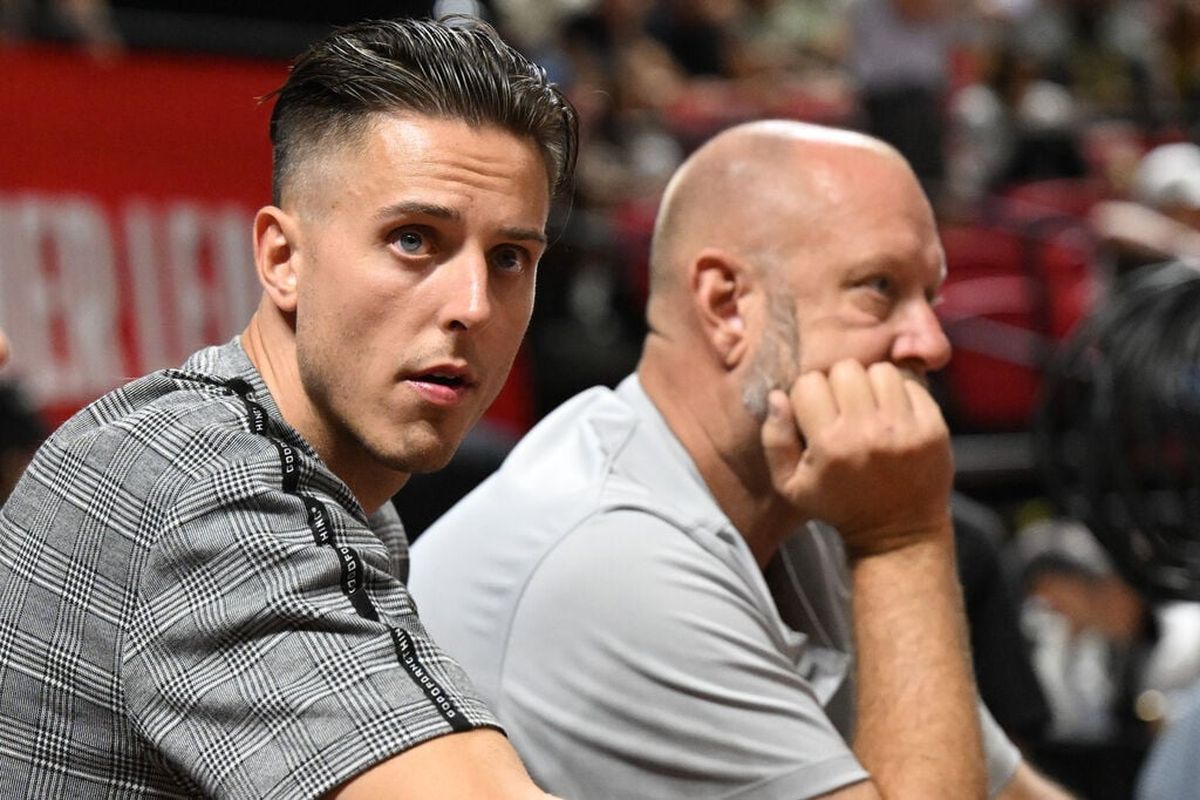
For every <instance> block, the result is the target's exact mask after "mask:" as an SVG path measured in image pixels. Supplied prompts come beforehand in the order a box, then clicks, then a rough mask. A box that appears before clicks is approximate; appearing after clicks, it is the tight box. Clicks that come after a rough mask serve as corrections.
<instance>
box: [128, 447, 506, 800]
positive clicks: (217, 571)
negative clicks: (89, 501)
mask: <svg viewBox="0 0 1200 800" xmlns="http://www.w3.org/2000/svg"><path fill="white" fill-rule="evenodd" d="M279 473H280V470H279V469H277V468H276V469H272V468H271V467H270V466H269V464H265V463H264V465H252V466H248V467H241V466H239V467H236V468H232V469H230V470H227V471H224V472H222V473H220V474H219V475H217V476H213V477H210V478H208V479H207V480H205V481H204V482H203V484H201V485H199V486H197V487H196V488H195V489H194V490H193V491H191V492H189V493H188V495H187V496H185V497H183V498H181V499H180V500H179V501H178V502H177V503H175V504H174V505H173V507H172V508H171V509H170V510H169V511H167V512H164V513H165V517H166V519H165V523H164V525H163V527H162V530H163V531H164V532H163V533H162V534H161V535H159V536H158V537H157V538H156V541H155V542H154V544H153V545H152V546H151V549H150V552H149V555H148V557H147V559H146V562H145V566H144V568H143V571H142V575H141V578H140V592H139V593H138V595H137V598H138V599H137V603H136V607H135V608H134V609H132V619H133V622H132V624H131V625H130V627H129V630H128V634H127V637H126V641H125V644H124V647H123V649H122V652H121V662H122V663H121V683H122V687H123V690H124V694H125V701H126V704H127V706H128V708H129V711H130V716H131V718H132V719H133V720H134V722H135V724H136V725H137V726H138V727H139V729H140V732H141V733H142V735H143V736H144V737H145V738H146V739H147V740H148V741H149V742H150V743H151V745H152V747H153V749H154V750H156V751H157V752H158V753H160V754H162V757H163V759H164V760H165V761H166V762H167V763H168V764H169V767H170V768H171V769H172V770H173V771H174V772H176V774H178V775H180V778H181V781H183V782H185V783H187V784H191V785H194V786H196V787H198V789H199V790H201V791H202V792H203V793H204V794H205V795H211V796H220V797H229V798H269V797H280V798H284V797H286V798H293V797H317V796H320V795H322V794H324V793H325V792H328V791H329V790H331V789H333V788H335V787H336V786H338V785H340V784H341V783H344V782H345V781H346V780H348V779H349V778H350V777H352V776H354V775H356V774H358V773H359V772H362V771H364V770H365V769H367V768H369V767H370V766H372V765H374V764H375V763H378V762H379V761H382V760H384V759H386V758H388V757H390V756H392V755H395V754H397V753H399V752H401V751H403V750H405V749H408V748H410V747H412V746H414V745H416V744H419V743H421V742H423V741H426V740H428V739H431V738H433V737H436V736H440V735H443V734H447V733H451V732H454V731H460V730H468V729H471V728H475V727H479V726H497V724H496V722H495V720H494V718H493V717H492V716H491V714H490V713H489V711H488V710H487V709H486V708H485V707H484V705H483V704H482V702H481V701H479V700H478V699H477V698H476V695H475V693H474V690H473V688H472V687H471V684H470V682H469V680H468V679H467V677H466V675H465V674H464V673H463V671H462V670H461V668H459V666H458V665H457V664H456V663H455V662H454V661H453V660H451V659H450V658H449V657H447V656H445V655H444V654H443V653H442V651H441V650H440V649H438V648H437V646H436V645H434V644H433V642H432V641H430V639H429V637H428V636H427V635H426V633H425V630H424V628H423V626H422V625H421V623H420V621H419V620H418V619H417V617H416V613H415V611H414V607H413V604H412V602H411V599H410V598H409V596H408V593H407V591H406V589H405V587H404V585H403V584H402V583H401V582H400V581H399V580H398V579H397V578H396V577H395V576H394V575H393V573H392V572H391V569H390V564H389V557H388V552H387V549H386V547H385V546H384V544H383V543H382V542H381V541H380V540H379V538H378V537H376V536H375V535H374V534H373V533H372V531H371V530H370V529H369V528H368V527H367V526H366V525H365V524H363V523H362V522H361V521H360V520H359V519H357V518H356V517H355V516H354V515H352V514H351V513H349V512H347V511H346V510H345V509H344V508H342V507H341V506H339V505H338V504H337V503H336V502H335V501H334V500H333V499H331V498H330V497H328V496H322V495H321V494H319V493H315V492H313V491H306V490H304V489H302V488H296V487H295V486H293V487H291V488H290V489H288V490H284V489H283V488H280V486H279ZM497 727H498V726H497Z"/></svg>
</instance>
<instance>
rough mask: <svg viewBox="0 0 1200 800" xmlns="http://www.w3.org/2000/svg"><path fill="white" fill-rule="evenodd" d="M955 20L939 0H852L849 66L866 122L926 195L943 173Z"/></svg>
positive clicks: (936, 194)
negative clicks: (945, 105)
mask: <svg viewBox="0 0 1200 800" xmlns="http://www.w3.org/2000/svg"><path fill="white" fill-rule="evenodd" d="M957 23H958V20H957V18H956V17H955V15H954V13H953V11H952V9H951V7H950V6H949V5H948V3H947V2H945V0H854V2H853V3H852V4H851V6H850V40H849V52H848V59H849V64H850V70H851V72H852V74H853V76H854V78H855V80H856V81H857V82H858V87H859V91H860V100H861V102H862V110H863V113H864V116H865V123H866V129H867V131H868V132H869V133H871V134H873V135H874V136H878V137H879V138H881V139H883V140H884V141H886V142H889V143H890V144H892V145H893V146H895V147H896V149H897V150H899V151H900V152H901V153H902V154H903V155H904V157H905V158H907V159H908V161H909V163H910V164H911V165H912V168H913V171H914V172H916V173H917V177H918V178H919V179H920V181H921V185H922V187H923V188H924V189H925V192H926V194H928V195H929V196H930V197H931V198H932V199H934V200H935V205H936V200H937V199H938V198H939V195H940V190H941V184H942V179H943V177H944V174H945V155H944V152H943V147H944V144H943V127H944V124H945V122H944V116H943V100H944V94H945V92H946V90H947V89H948V88H949V85H950V47H951V45H952V44H953V42H954V39H955V36H956V31H955V28H956V25H957Z"/></svg>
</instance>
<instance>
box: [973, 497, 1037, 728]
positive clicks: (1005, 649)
mask: <svg viewBox="0 0 1200 800" xmlns="http://www.w3.org/2000/svg"><path fill="white" fill-rule="evenodd" d="M950 511H951V514H952V516H953V519H954V546H955V554H956V558H957V561H958V573H959V577H960V579H961V581H962V587H963V603H964V605H965V606H966V614H967V627H968V629H969V634H970V637H971V660H972V663H973V665H974V668H975V683H976V685H977V687H978V688H979V696H980V697H981V698H983V702H984V704H985V705H986V706H987V707H988V709H989V710H990V711H991V712H992V716H994V717H995V718H996V722H997V723H999V725H1000V727H1001V728H1003V729H1004V732H1005V733H1007V734H1008V736H1009V738H1010V739H1012V740H1013V741H1014V742H1015V743H1016V744H1017V745H1018V746H1019V747H1021V748H1022V749H1026V748H1027V747H1028V745H1029V744H1030V743H1032V742H1036V741H1038V740H1040V739H1041V738H1042V736H1043V735H1044V734H1045V732H1046V727H1047V725H1048V723H1049V720H1050V711H1049V709H1048V707H1047V705H1046V700H1045V697H1044V696H1043V694H1042V690H1041V686H1040V684H1039V683H1038V680H1037V677H1036V675H1035V674H1034V672H1033V667H1032V665H1031V663H1030V653H1029V644H1028V642H1027V641H1026V640H1025V638H1024V636H1023V634H1022V633H1021V629H1020V625H1019V606H1018V601H1017V598H1016V593H1015V591H1014V583H1015V582H1014V580H1013V577H1012V576H1011V575H1009V574H1008V569H1007V566H1006V564H1005V561H1004V559H1003V556H1002V552H1003V547H1004V544H1005V542H1007V541H1008V539H1009V536H1008V532H1007V530H1006V529H1005V525H1004V521H1003V519H1002V518H1001V517H1000V515H998V514H997V513H996V512H994V511H992V510H991V509H990V508H988V507H987V506H985V505H983V504H982V503H979V502H977V501H975V500H973V499H971V498H970V497H968V496H966V495H964V494H962V493H961V492H955V493H954V494H953V495H951V498H950Z"/></svg>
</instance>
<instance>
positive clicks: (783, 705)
mask: <svg viewBox="0 0 1200 800" xmlns="http://www.w3.org/2000/svg"><path fill="white" fill-rule="evenodd" d="M785 650H786V648H785V647H782V646H781V642H780V641H779V639H778V631H777V630H775V629H774V628H773V626H772V624H771V621H770V620H768V619H766V618H765V615H764V614H763V613H762V611H761V610H760V608H759V606H758V605H757V604H756V603H754V602H753V601H752V598H751V597H749V595H748V591H747V589H746V588H745V587H744V582H743V581H741V580H740V579H739V578H738V577H737V576H736V575H735V574H734V572H733V571H732V570H731V569H729V568H728V567H726V566H725V565H724V564H723V563H722V562H721V561H720V560H719V559H717V558H715V557H714V556H713V555H712V554H710V553H708V552H706V551H705V550H703V549H702V548H701V547H700V546H698V545H697V544H696V543H695V542H693V541H692V540H691V539H690V538H689V537H687V536H686V535H685V534H684V533H683V532H681V531H679V530H678V529H676V528H675V527H673V526H672V525H671V524H669V523H667V522H665V521H664V520H662V519H660V518H658V517H655V516H652V515H650V514H647V513H644V512H641V511H635V510H627V511H613V512H609V513H606V514H604V515H602V516H600V517H596V518H593V519H591V521H589V522H588V523H586V524H585V525H583V526H582V527H581V528H579V529H577V530H575V531H574V532H572V533H571V534H570V535H568V536H567V537H565V538H564V539H563V540H562V541H561V542H560V543H559V544H558V545H557V546H556V548H555V549H554V550H553V551H552V552H551V553H550V554H549V555H548V556H547V557H546V558H545V559H544V560H543V561H542V562H541V564H540V565H539V567H538V569H537V571H536V572H535V574H534V575H533V577H532V578H531V580H530V581H529V583H528V585H527V586H526V588H525V591H524V593H523V595H522V598H521V602H520V606H519V608H518V611H517V614H516V617H515V619H514V622H513V625H512V628H511V631H510V633H509V642H508V646H507V648H506V656H505V661H504V666H503V671H502V675H501V706H500V708H499V713H500V716H501V718H502V719H504V720H505V724H506V725H507V726H508V728H509V733H510V735H511V736H512V738H513V741H514V744H515V745H516V746H517V749H518V750H519V751H520V752H521V753H522V755H523V756H524V757H525V758H526V759H527V763H528V764H529V766H530V768H531V770H532V771H533V773H534V777H535V779H541V780H544V782H545V785H546V786H548V787H550V788H551V789H552V790H553V791H555V792H556V793H559V794H563V795H566V796H579V797H589V798H603V797H613V798H616V797H635V796H636V797H640V798H657V797H661V798H679V797H688V796H694V797H705V798H742V799H744V800H758V799H760V798H761V799H764V800H765V799H766V798H787V799H788V800H802V799H803V798H809V797H815V796H818V795H821V794H824V793H827V792H830V791H832V790H834V789H837V788H839V787H841V786H845V785H847V784H850V783H855V782H858V781H862V780H864V779H866V777H867V775H866V773H865V772H864V771H863V769H862V768H861V767H860V766H859V765H858V763H857V762H856V760H855V758H854V756H853V754H852V753H851V751H850V748H849V746H848V745H847V743H846V742H845V741H844V740H843V739H842V737H841V736H840V735H839V734H838V732H837V730H836V729H835V728H834V726H833V724H832V723H831V722H830V721H829V719H828V718H827V717H826V715H825V712H824V709H823V707H822V705H821V702H820V701H819V699H818V697H817V695H816V694H815V692H814V690H813V687H812V686H810V685H809V683H808V682H807V681H806V680H805V678H804V676H803V669H802V668H801V664H800V663H798V659H796V658H794V657H792V656H789V655H787V654H786V653H785Z"/></svg>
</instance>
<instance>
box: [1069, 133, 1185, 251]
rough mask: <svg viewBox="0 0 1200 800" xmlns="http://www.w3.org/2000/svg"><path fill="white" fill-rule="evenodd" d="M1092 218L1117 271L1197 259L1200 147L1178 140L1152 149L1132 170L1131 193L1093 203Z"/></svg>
mask: <svg viewBox="0 0 1200 800" xmlns="http://www.w3.org/2000/svg"><path fill="white" fill-rule="evenodd" d="M1092 223H1093V225H1094V226H1095V228H1096V231H1097V232H1098V233H1099V235H1100V237H1101V239H1102V240H1103V241H1104V242H1105V243H1106V244H1107V245H1108V246H1109V247H1110V248H1111V250H1112V252H1113V255H1114V258H1115V261H1116V266H1117V270H1118V271H1119V272H1126V271H1128V270H1130V269H1132V268H1135V267H1138V266H1141V265H1144V264H1149V263H1153V262H1156V261H1164V260H1168V259H1174V258H1185V259H1200V147H1197V146H1196V145H1194V144H1192V143H1190V142H1177V143H1172V144H1165V145H1160V146H1159V147H1156V148H1154V149H1153V150H1151V151H1150V152H1149V153H1147V154H1146V155H1145V156H1144V157H1143V158H1142V159H1141V161H1140V162H1139V163H1138V166H1137V169H1136V171H1135V172H1134V176H1133V182H1132V186H1131V198H1130V199H1129V200H1119V199H1114V200H1109V201H1107V202H1104V203H1101V204H1099V205H1097V207H1096V208H1095V209H1094V211H1093V213H1092Z"/></svg>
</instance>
